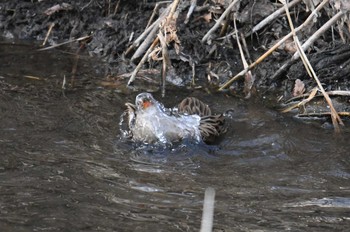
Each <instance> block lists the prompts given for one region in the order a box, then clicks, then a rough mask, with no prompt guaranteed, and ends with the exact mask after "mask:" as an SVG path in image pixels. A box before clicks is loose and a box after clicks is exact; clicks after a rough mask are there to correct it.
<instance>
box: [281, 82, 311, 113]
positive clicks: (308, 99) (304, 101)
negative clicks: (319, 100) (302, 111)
mask: <svg viewBox="0 0 350 232" xmlns="http://www.w3.org/2000/svg"><path fill="white" fill-rule="evenodd" d="M316 93H317V88H313V89H312V90H311V92H310V94H309V96H308V98H307V99H304V100H302V101H301V102H299V103H297V104H294V105H292V106H289V107H287V108H286V109H284V110H282V113H287V112H289V111H291V110H292V109H295V108H297V107H299V106H303V105H305V104H306V103H308V102H310V101H311V100H312V99H313V98H314V97H315V96H316Z"/></svg>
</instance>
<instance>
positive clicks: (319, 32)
mask: <svg viewBox="0 0 350 232" xmlns="http://www.w3.org/2000/svg"><path fill="white" fill-rule="evenodd" d="M345 13H346V12H345V11H339V12H338V13H337V14H335V15H334V16H333V17H332V18H331V19H330V20H328V21H327V22H326V23H325V24H323V26H322V27H321V28H320V29H318V30H317V31H316V32H315V33H314V34H313V35H312V36H310V37H309V39H308V40H306V41H305V42H304V44H303V45H302V46H301V48H302V49H303V51H305V50H307V49H308V48H309V47H310V46H311V45H312V44H313V43H314V42H315V41H316V40H317V39H318V38H319V37H320V36H321V35H323V34H324V33H325V32H326V30H328V29H329V28H330V27H331V26H332V25H333V24H335V23H336V22H337V21H338V19H340V18H341V17H342V16H343V15H344V14H345ZM299 56H300V54H299V52H298V51H296V52H295V53H294V55H293V57H292V59H293V60H295V59H298V58H299Z"/></svg>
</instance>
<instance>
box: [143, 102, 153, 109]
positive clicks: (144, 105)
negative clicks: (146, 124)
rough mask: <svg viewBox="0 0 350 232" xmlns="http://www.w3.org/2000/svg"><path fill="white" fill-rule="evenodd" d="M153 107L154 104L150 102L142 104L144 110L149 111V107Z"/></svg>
mask: <svg viewBox="0 0 350 232" xmlns="http://www.w3.org/2000/svg"><path fill="white" fill-rule="evenodd" d="M151 105H152V103H151V102H150V101H144V102H143V103H142V106H143V108H144V109H147V108H148V107H150V106H151Z"/></svg>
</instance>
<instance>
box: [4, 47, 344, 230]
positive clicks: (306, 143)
mask: <svg viewBox="0 0 350 232" xmlns="http://www.w3.org/2000/svg"><path fill="white" fill-rule="evenodd" d="M75 62H76V57H75V56H74V55H72V54H69V53H63V52H59V51H57V50H55V51H46V52H37V51H36V50H35V49H34V48H33V47H31V46H29V45H23V44H9V43H3V44H1V45H0V85H1V91H0V114H1V115H0V117H1V121H0V157H1V161H0V229H1V231H80V230H83V231H199V229H200V225H201V217H202V216H201V215H202V207H203V198H204V191H205V189H207V188H208V187H211V188H213V189H214V190H215V209H214V222H213V231H348V230H349V228H350V161H349V160H350V159H349V154H350V152H349V148H350V145H349V139H348V138H349V133H348V132H345V133H343V134H342V135H335V134H334V133H333V131H332V130H327V129H322V128H321V127H318V126H315V125H311V124H305V123H302V122H300V121H296V120H293V119H291V118H290V117H287V116H284V115H281V114H280V113H279V112H276V111H274V110H271V109H268V108H267V107H264V106H263V104H259V103H257V102H249V101H246V100H240V99H237V98H233V97H230V96H226V95H221V94H216V95H208V94H206V93H205V92H204V91H201V90H197V91H190V90H180V89H172V88H170V87H169V89H168V92H167V95H166V96H167V97H165V98H161V96H160V94H158V93H155V94H154V96H155V98H156V99H158V100H159V101H162V102H163V103H164V104H165V106H167V107H171V106H173V105H175V104H176V103H178V102H179V101H180V100H181V99H182V98H183V97H185V96H188V95H191V96H196V97H198V98H200V99H201V100H203V101H204V102H206V103H208V104H209V105H210V106H211V107H212V109H213V111H215V112H224V111H227V114H226V116H227V120H226V123H227V125H228V127H229V130H228V132H227V134H225V136H224V137H223V138H222V139H221V140H220V141H219V142H218V144H216V145H210V146H209V145H208V146H205V145H203V144H192V143H184V144H178V145H176V146H175V147H167V148H164V147H150V146H148V147H147V146H141V147H140V146H137V145H135V144H133V143H132V142H130V141H128V140H126V139H122V138H121V136H120V130H119V120H120V119H119V117H120V115H121V114H122V113H123V110H124V109H125V107H124V103H125V102H130V101H131V102H133V101H134V99H135V96H136V95H137V94H138V93H139V91H135V92H132V91H131V92H128V93H122V92H120V91H115V90H113V89H108V88H102V87H101V86H100V85H98V80H100V79H101V78H102V77H103V73H102V72H101V71H99V70H100V68H99V66H100V64H99V63H98V62H97V61H96V60H94V59H93V58H90V57H88V56H80V57H79V62H78V65H77V67H78V68H77V72H76V75H75V77H72V74H71V72H72V67H73V66H74V63H75ZM64 77H65V81H66V88H65V89H62V84H63V82H64ZM72 82H74V85H73V86H70V85H71V84H72Z"/></svg>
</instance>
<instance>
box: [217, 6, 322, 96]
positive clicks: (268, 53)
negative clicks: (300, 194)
mask: <svg viewBox="0 0 350 232" xmlns="http://www.w3.org/2000/svg"><path fill="white" fill-rule="evenodd" d="M328 1H329V0H323V2H321V3H320V4H319V5H318V6H317V8H316V9H315V10H314V11H313V12H312V13H311V14H310V15H309V17H308V18H307V19H306V20H305V21H304V22H303V24H301V25H300V26H299V27H297V28H295V32H298V31H300V30H301V29H303V28H304V27H305V26H306V25H307V24H309V23H310V22H311V21H312V19H313V17H314V16H315V15H316V14H317V12H318V11H319V10H321V9H322V8H323V6H324V5H325V4H326V3H327V2H328ZM292 36H293V33H292V32H289V33H288V34H287V35H286V36H284V37H283V38H282V39H281V40H279V41H278V42H277V43H276V44H275V45H273V46H272V47H271V48H270V49H269V50H268V51H267V52H265V53H264V54H263V55H262V56H260V57H259V58H258V59H257V60H256V61H254V62H253V63H252V64H250V65H249V67H248V68H245V69H244V70H242V71H241V72H240V73H238V74H236V76H234V77H232V78H231V79H230V80H229V81H227V82H226V83H224V84H223V85H222V86H221V87H220V88H219V91H222V90H224V89H226V88H227V87H228V86H230V85H231V84H232V83H233V82H234V81H236V80H237V79H239V78H240V77H242V76H243V75H244V74H246V73H247V72H248V71H249V70H251V69H252V68H254V67H255V66H256V65H258V64H259V63H260V62H262V61H263V60H264V59H265V58H266V57H268V56H269V55H270V54H271V53H272V52H273V51H275V50H276V49H277V48H278V47H279V46H281V44H282V43H284V42H285V41H286V40H288V39H289V38H290V37H292ZM274 76H275V75H274Z"/></svg>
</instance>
